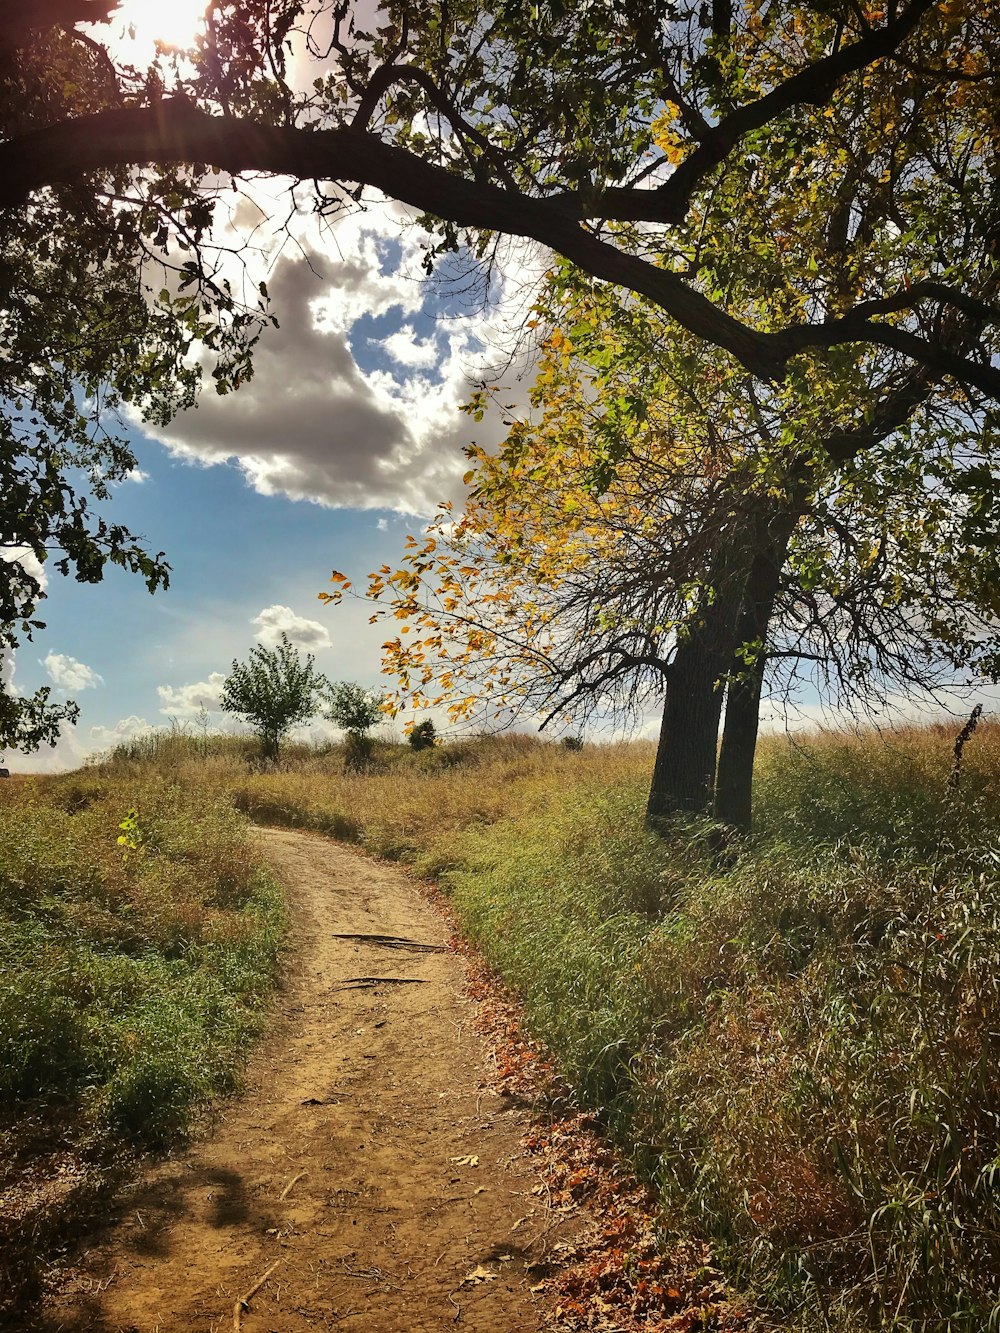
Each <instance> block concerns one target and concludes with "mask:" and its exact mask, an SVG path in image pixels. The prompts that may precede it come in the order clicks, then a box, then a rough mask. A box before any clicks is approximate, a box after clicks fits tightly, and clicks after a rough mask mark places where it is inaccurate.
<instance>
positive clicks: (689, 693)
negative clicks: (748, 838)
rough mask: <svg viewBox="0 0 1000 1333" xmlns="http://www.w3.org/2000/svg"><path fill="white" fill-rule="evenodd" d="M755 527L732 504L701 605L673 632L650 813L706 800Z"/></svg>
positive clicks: (696, 809)
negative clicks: (682, 629)
mask: <svg viewBox="0 0 1000 1333" xmlns="http://www.w3.org/2000/svg"><path fill="white" fill-rule="evenodd" d="M736 491H737V501H736V503H737V504H742V503H743V500H742V498H740V496H739V487H737V488H736ZM757 531H758V525H757V523H756V522H751V523H748V522H747V519H746V517H745V516H744V515H742V514H739V513H738V512H737V513H735V514H733V515H732V517H731V519H730V521H729V522H728V523H727V524H724V525H723V526H721V527H720V529H719V541H718V548H717V550H716V552H715V556H714V558H713V567H712V569H711V571H710V573H709V576H708V577H707V578H706V580H705V586H704V592H703V593H702V597H701V606H700V608H699V610H698V612H697V614H696V616H695V617H694V618H693V621H692V623H691V625H690V626H689V627H688V630H687V632H686V634H684V636H683V637H682V638H680V639H679V641H678V643H677V649H676V652H675V654H674V658H673V661H672V662H671V663H670V668H669V671H668V674H667V692H666V698H665V699H664V704H663V720H662V722H661V725H660V740H659V744H658V746H657V751H656V761H655V763H654V765H653V779H652V783H651V785H650V791H649V801H648V803H647V806H646V817H647V819H648V820H651V821H655V820H657V819H663V818H666V817H669V816H670V815H672V814H676V813H678V812H679V811H688V812H691V813H694V814H707V813H708V812H709V811H710V810H711V808H712V801H713V797H714V792H715V764H716V755H717V751H718V744H719V720H720V718H721V716H722V700H723V696H724V694H725V677H726V674H727V672H728V671H729V670H730V667H731V664H732V660H733V654H734V653H735V651H736V647H737V644H738V643H739V640H738V639H736V638H735V635H736V633H737V627H738V624H739V620H740V614H741V611H742V608H743V602H744V589H745V587H746V583H747V579H748V577H749V573H750V569H751V565H752V560H753V555H754V552H755V549H756V541H755V538H756V535H757Z"/></svg>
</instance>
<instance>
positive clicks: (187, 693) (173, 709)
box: [156, 671, 226, 717]
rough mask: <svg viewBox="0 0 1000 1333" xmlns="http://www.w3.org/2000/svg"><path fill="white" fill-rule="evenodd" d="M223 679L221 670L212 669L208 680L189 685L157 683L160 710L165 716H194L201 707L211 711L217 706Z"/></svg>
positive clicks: (223, 682) (224, 679) (224, 678)
mask: <svg viewBox="0 0 1000 1333" xmlns="http://www.w3.org/2000/svg"><path fill="white" fill-rule="evenodd" d="M225 681H226V677H225V675H224V673H223V672H221V671H213V672H212V674H211V675H210V676H209V678H208V680H197V681H195V682H194V683H193V684H191V685H176V686H175V685H157V687H156V693H157V694H158V695H159V696H160V712H161V713H164V714H166V716H167V717H196V716H197V714H198V713H199V712H201V710H202V708H204V709H205V710H206V711H207V712H213V711H214V710H216V709H218V707H219V699H220V697H221V694H222V687H223V685H224V684H225Z"/></svg>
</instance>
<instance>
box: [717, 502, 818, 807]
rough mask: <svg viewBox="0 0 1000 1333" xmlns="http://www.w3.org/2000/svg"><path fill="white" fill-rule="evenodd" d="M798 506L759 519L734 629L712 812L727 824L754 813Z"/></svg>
mask: <svg viewBox="0 0 1000 1333" xmlns="http://www.w3.org/2000/svg"><path fill="white" fill-rule="evenodd" d="M797 519H798V509H797V508H796V509H795V510H794V511H793V512H785V513H783V514H779V515H778V516H777V517H776V518H775V519H774V521H773V522H772V523H771V525H770V528H769V529H768V527H767V526H766V525H762V541H761V543H760V545H759V547H758V549H757V551H756V553H755V555H754V558H753V563H752V565H751V567H750V576H749V578H748V579H747V585H746V591H745V593H744V599H743V609H742V611H741V612H740V618H739V622H738V625H737V630H736V642H735V644H734V656H733V659H732V661H731V663H730V665H729V671H730V672H731V676H730V681H729V686H728V689H727V692H726V720H725V724H724V726H723V730H722V745H721V747H720V749H719V765H718V771H717V773H716V780H715V810H714V813H715V816H716V818H717V819H720V820H721V821H722V822H723V823H725V824H733V825H735V827H736V828H741V829H747V830H749V829H750V826H751V823H752V819H753V763H754V755H755V753H756V750H757V731H758V727H759V725H760V693H761V687H762V685H763V683H764V667H765V664H766V662H767V642H768V633H769V630H770V626H771V617H772V615H773V614H774V602H775V598H776V597H777V595H778V588H779V586H780V584H781V571H782V569H783V568H784V564H785V559H786V557H787V555H788V543H789V541H790V540H791V536H792V532H793V531H794V529H795V524H796V522H797ZM747 644H758V645H760V650H759V651H758V652H757V654H756V656H755V657H754V659H753V660H752V662H750V663H748V662H747V661H746V660H745V658H743V657H740V656H737V655H736V654H737V652H738V651H739V650H740V649H742V648H743V647H744V645H747Z"/></svg>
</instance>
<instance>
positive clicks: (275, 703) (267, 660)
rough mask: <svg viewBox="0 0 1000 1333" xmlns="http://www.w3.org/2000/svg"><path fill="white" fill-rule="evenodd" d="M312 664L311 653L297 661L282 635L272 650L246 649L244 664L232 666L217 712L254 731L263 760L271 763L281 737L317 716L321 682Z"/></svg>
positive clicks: (296, 654) (323, 683) (298, 655)
mask: <svg viewBox="0 0 1000 1333" xmlns="http://www.w3.org/2000/svg"><path fill="white" fill-rule="evenodd" d="M315 663H316V659H315V658H314V657H313V655H312V653H307V654H306V658H305V661H303V660H302V655H301V653H300V652H299V650H298V649H297V648H296V647H295V646H294V645H293V644H292V642H291V640H290V639H289V637H288V635H287V634H282V636H281V639H280V640H279V642H278V643H277V644H275V646H274V647H273V648H266V647H264V645H262V644H257V645H256V646H255V647H253V648H251V650H250V660H249V661H248V662H237V661H234V662H233V669H232V671H231V672H230V674H229V675H228V676H227V677H226V679H225V682H224V683H223V687H222V695H221V698H220V707H221V708H222V709H223V711H225V712H227V713H236V714H237V716H239V717H242V718H243V719H244V720H245V721H247V722H249V723H250V724H251V725H252V726H254V727H255V728H256V729H257V732H258V734H259V736H260V739H261V745H262V747H263V751H264V755H265V757H266V758H268V759H277V757H278V748H279V745H280V742H281V740H282V737H284V736H286V735H287V734H288V732H289V731H290V730H291V729H292V727H294V726H297V725H298V723H300V722H305V721H306V720H307V719H308V718H310V717H312V716H313V715H314V714H315V713H316V712H317V710H318V708H319V706H320V699H321V697H322V694H323V692H324V690H325V689H326V686H327V682H326V680H325V678H324V677H323V675H322V674H321V673H320V672H318V671H317V670H316V666H315Z"/></svg>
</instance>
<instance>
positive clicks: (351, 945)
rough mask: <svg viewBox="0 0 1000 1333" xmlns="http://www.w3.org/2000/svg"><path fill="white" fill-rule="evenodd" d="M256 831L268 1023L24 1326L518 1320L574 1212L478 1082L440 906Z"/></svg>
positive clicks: (296, 1327)
mask: <svg viewBox="0 0 1000 1333" xmlns="http://www.w3.org/2000/svg"><path fill="white" fill-rule="evenodd" d="M260 837H261V839H262V841H263V844H264V848H265V851H266V853H267V855H268V857H269V859H270V860H271V862H272V864H273V865H274V867H275V870H276V872H277V873H278V875H279V877H280V878H281V880H282V881H283V883H284V884H285V885H286V887H287V890H288V893H289V897H290V901H291V903H292V910H293V914H294V924H293V930H292V940H291V945H292V954H291V955H290V957H291V958H292V959H294V962H293V963H291V964H290V965H289V968H288V980H287V982H286V985H285V988H284V990H283V993H282V995H281V997H280V1001H279V1017H278V1021H277V1025H276V1028H275V1030H274V1031H273V1033H272V1035H271V1037H270V1038H269V1039H268V1040H267V1041H266V1042H265V1043H264V1045H263V1047H262V1049H261V1051H260V1053H259V1054H258V1056H257V1058H256V1059H255V1061H254V1063H253V1065H252V1066H251V1069H250V1077H249V1085H248V1089H247V1092H246V1093H245V1095H244V1096H243V1097H241V1098H240V1100H239V1101H234V1102H232V1103H229V1104H227V1105H226V1106H224V1107H223V1109H222V1111H221V1113H220V1114H219V1116H218V1120H217V1123H216V1124H215V1126H214V1128H213V1130H212V1131H211V1133H210V1134H209V1135H207V1136H206V1137H205V1138H204V1139H203V1140H202V1141H200V1142H198V1143H196V1144H194V1145H193V1146H192V1147H191V1148H190V1149H188V1150H185V1151H184V1152H183V1153H181V1154H179V1155H177V1156H175V1157H173V1158H172V1159H170V1160H169V1161H167V1162H166V1163H162V1164H160V1165H159V1166H157V1167H156V1168H154V1169H153V1170H152V1171H151V1172H150V1173H148V1174H147V1175H146V1176H145V1177H144V1178H143V1180H142V1181H141V1182H140V1184H139V1185H138V1186H137V1187H136V1188H135V1189H134V1190H133V1191H131V1192H130V1193H129V1194H128V1195H127V1196H126V1197H125V1198H124V1200H123V1202H122V1204H121V1206H120V1209H119V1217H118V1218H117V1220H116V1222H115V1224H114V1225H113V1226H112V1227H111V1228H110V1229H108V1230H106V1231H105V1232H104V1233H102V1234H101V1235H100V1236H99V1237H95V1238H94V1239H93V1240H92V1242H91V1246H90V1248H89V1249H87V1250H86V1251H85V1252H84V1253H83V1255H82V1257H81V1258H79V1259H78V1260H77V1262H76V1264H75V1266H74V1267H73V1268H71V1269H69V1270H67V1272H66V1275H65V1280H64V1281H63V1283H62V1284H61V1290H60V1291H59V1293H58V1295H57V1296H56V1297H55V1298H54V1299H53V1300H52V1301H51V1302H50V1303H49V1307H48V1309H47V1311H46V1315H45V1324H44V1327H45V1328H46V1329H51V1330H53V1331H54V1330H63V1333H70V1331H71V1330H72V1331H73V1333H175V1331H176V1333H180V1331H181V1330H185V1333H224V1331H227V1330H235V1329H240V1330H242V1333H300V1331H304V1330H306V1329H313V1330H314V1329H324V1328H338V1329H339V1328H344V1329H364V1330H370V1331H371V1333H396V1331H397V1330H400V1331H402V1330H407V1331H408V1333H424V1331H425V1330H426V1331H428V1333H429V1331H430V1330H435V1331H437V1330H445V1329H452V1328H456V1329H458V1330H462V1329H467V1330H482V1333H535V1331H536V1330H538V1329H540V1328H541V1327H542V1326H543V1324H544V1322H545V1311H544V1305H543V1302H542V1300H541V1298H540V1297H538V1296H534V1295H532V1293H531V1292H530V1290H529V1289H530V1287H531V1286H532V1285H535V1284H537V1283H538V1282H539V1280H540V1278H541V1276H542V1275H543V1272H544V1266H545V1264H546V1261H547V1257H548V1255H549V1253H550V1250H551V1247H552V1245H553V1244H555V1243H556V1242H557V1241H558V1240H560V1239H563V1240H565V1239H567V1238H568V1237H569V1230H568V1229H573V1228H576V1229H578V1228H579V1225H580V1224H579V1222H577V1221H574V1220H573V1219H572V1218H569V1219H566V1218H561V1217H559V1216H558V1215H553V1214H552V1213H550V1212H548V1211H547V1209H546V1207H545V1203H544V1192H543V1191H542V1189H541V1187H540V1186H539V1182H538V1177H537V1176H536V1175H535V1174H534V1173H533V1172H532V1170H531V1167H530V1165H529V1164H528V1163H527V1161H526V1160H525V1158H524V1155H523V1152H522V1150H521V1147H520V1136H521V1134H522V1133H523V1132H524V1130H525V1128H526V1127H527V1118H526V1115H525V1113H524V1111H523V1110H521V1109H519V1108H518V1107H516V1106H513V1105H510V1104H509V1102H508V1099H505V1098H504V1097H503V1096H500V1095H498V1094H497V1093H496V1092H491V1091H490V1090H489V1088H488V1087H484V1083H483V1072H484V1071H483V1049H482V1046H481V1043H480V1041H479V1039H478V1037H477V1036H476V1034H475V1032H474V1031H473V1025H472V1020H473V1013H474V1004H473V1002H472V1001H471V1000H470V999H468V997H467V996H466V995H465V992H464V989H463V969H462V964H461V961H460V960H459V959H458V958H457V957H456V956H455V955H454V954H453V953H451V952H449V951H447V950H445V949H444V948H442V946H443V945H444V944H445V941H446V938H447V927H446V925H445V923H444V921H443V919H442V917H441V916H440V914H439V913H438V912H437V911H435V909H434V908H433V907H432V906H431V905H430V904H429V903H427V902H426V901H425V900H424V899H423V898H422V897H421V895H420V893H419V892H418V890H417V888H416V887H415V885H414V884H413V883H412V882H411V881H409V880H408V879H407V878H406V877H405V876H404V875H403V874H401V873H400V872H399V871H397V870H395V869H394V868H391V867H386V866H384V865H380V864H377V863H375V862H372V861H369V860H366V859H365V858H363V857H362V856H359V855H358V854H357V853H355V852H352V851H348V850H346V849H345V848H342V847H339V846H337V844H335V843H332V842H330V841H328V840H326V839H323V838H320V837H318V836H313V835H308V834H301V833H292V832H286V831H278V830H261V831H260ZM352 936H353V937H355V938H350V937H352ZM361 936H369V937H382V938H376V939H373V938H369V939H363V938H357V937H361ZM386 937H388V938H386ZM407 941H411V942H416V943H417V944H418V945H425V946H431V947H429V948H415V947H412V945H411V944H408V943H404V942H407ZM387 978H393V979H395V980H386V979H387ZM378 979H382V980H378ZM569 1238H571V1237H569ZM265 1273H267V1274H269V1276H268V1277H267V1278H266V1280H265V1281H263V1283H261V1285H260V1286H259V1287H257V1289H256V1290H253V1288H254V1287H255V1284H256V1283H257V1282H258V1280H259V1279H260V1278H262V1277H263V1276H264V1274H265ZM251 1291H253V1294H252V1295H250V1297H249V1299H248V1300H247V1302H246V1304H245V1306H241V1307H240V1308H239V1310H238V1311H237V1308H236V1304H237V1302H238V1300H239V1298H240V1297H241V1296H243V1295H245V1294H247V1293H250V1292H251Z"/></svg>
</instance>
